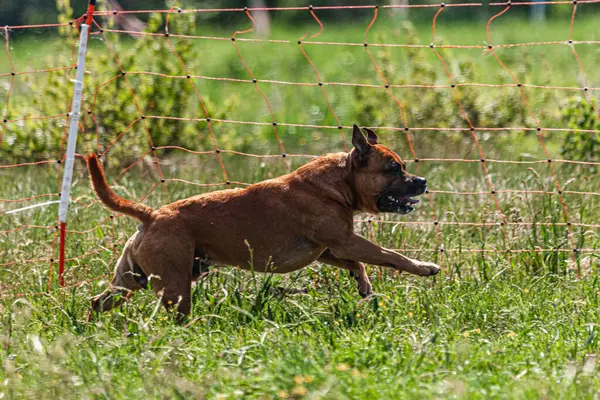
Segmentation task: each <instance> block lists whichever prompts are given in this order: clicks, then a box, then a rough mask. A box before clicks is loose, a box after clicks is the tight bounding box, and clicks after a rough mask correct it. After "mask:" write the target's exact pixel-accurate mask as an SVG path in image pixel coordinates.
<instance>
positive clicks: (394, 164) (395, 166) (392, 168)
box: [390, 161, 402, 174]
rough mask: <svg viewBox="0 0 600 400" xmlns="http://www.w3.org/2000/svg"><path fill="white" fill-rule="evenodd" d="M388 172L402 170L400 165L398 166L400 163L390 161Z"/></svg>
mask: <svg viewBox="0 0 600 400" xmlns="http://www.w3.org/2000/svg"><path fill="white" fill-rule="evenodd" d="M390 172H394V173H396V174H397V173H400V172H402V167H400V164H398V163H397V162H396V161H392V163H391V164H390Z"/></svg>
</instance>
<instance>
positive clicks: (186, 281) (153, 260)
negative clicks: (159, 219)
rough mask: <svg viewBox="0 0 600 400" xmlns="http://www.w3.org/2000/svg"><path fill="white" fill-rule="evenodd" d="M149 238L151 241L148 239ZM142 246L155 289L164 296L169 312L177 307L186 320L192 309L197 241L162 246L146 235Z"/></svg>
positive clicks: (181, 319)
mask: <svg viewBox="0 0 600 400" xmlns="http://www.w3.org/2000/svg"><path fill="white" fill-rule="evenodd" d="M146 239H147V240H146ZM146 239H145V240H144V244H143V246H142V247H141V248H140V250H141V252H142V253H143V254H144V267H147V268H145V269H146V271H148V272H151V273H152V275H150V276H149V279H150V283H151V286H152V290H154V292H155V293H156V294H157V295H158V296H159V297H161V299H162V304H163V305H164V307H165V308H166V309H167V311H169V310H171V309H172V308H174V307H176V309H177V321H178V322H180V323H181V322H183V321H184V320H185V318H186V317H187V316H188V315H189V314H190V311H191V308H192V297H191V291H192V279H193V276H192V268H191V265H190V261H191V260H193V259H194V244H193V242H192V241H191V240H190V241H189V243H188V241H186V240H184V239H181V240H180V241H178V242H172V243H169V245H168V246H165V244H164V243H161V244H160V246H159V245H156V244H155V243H154V240H152V238H146Z"/></svg>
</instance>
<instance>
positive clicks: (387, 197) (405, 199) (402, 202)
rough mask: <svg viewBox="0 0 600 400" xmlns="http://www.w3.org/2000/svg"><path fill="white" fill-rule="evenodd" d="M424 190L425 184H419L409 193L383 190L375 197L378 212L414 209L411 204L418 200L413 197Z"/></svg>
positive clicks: (402, 211) (404, 212)
mask: <svg viewBox="0 0 600 400" xmlns="http://www.w3.org/2000/svg"><path fill="white" fill-rule="evenodd" d="M423 181H425V180H424V179H423ZM411 189H412V188H411ZM426 190H427V185H425V184H421V185H419V186H418V187H416V188H414V189H413V190H411V192H410V193H400V192H395V191H393V190H388V191H384V192H383V193H382V194H380V195H379V198H378V199H377V208H378V209H379V211H380V212H387V213H396V214H408V213H409V212H411V211H413V210H414V209H415V208H414V207H413V204H417V203H418V202H419V200H417V199H413V197H416V196H420V195H422V194H423V193H425V191H426Z"/></svg>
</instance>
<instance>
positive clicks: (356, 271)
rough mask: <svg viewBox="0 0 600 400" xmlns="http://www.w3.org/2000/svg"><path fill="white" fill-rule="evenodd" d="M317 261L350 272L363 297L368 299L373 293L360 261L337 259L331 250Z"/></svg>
mask: <svg viewBox="0 0 600 400" xmlns="http://www.w3.org/2000/svg"><path fill="white" fill-rule="evenodd" d="M317 261H319V262H322V263H325V264H329V265H333V266H336V267H339V268H342V269H345V270H348V271H350V276H352V277H353V278H354V279H356V283H357V285H358V293H359V294H360V295H361V296H362V297H367V296H369V295H371V294H372V293H373V288H372V287H371V282H370V281H369V277H368V276H367V271H366V270H365V266H364V265H363V264H362V263H359V262H358V261H352V260H344V259H343V258H337V257H336V256H334V255H333V254H332V253H331V251H330V250H329V249H327V250H325V251H324V252H323V254H321V256H320V257H319V258H318V259H317Z"/></svg>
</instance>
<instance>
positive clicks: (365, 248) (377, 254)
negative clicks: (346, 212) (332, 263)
mask: <svg viewBox="0 0 600 400" xmlns="http://www.w3.org/2000/svg"><path fill="white" fill-rule="evenodd" d="M323 244H324V245H326V246H328V247H329V249H330V250H331V253H332V254H333V255H334V256H335V257H337V258H342V259H347V260H353V261H360V262H364V263H367V264H374V265H381V266H383V267H390V268H394V269H396V270H399V271H406V272H410V273H411V274H414V275H419V276H430V275H435V274H437V273H438V272H440V267H439V266H438V265H437V264H434V263H431V262H426V261H419V260H413V259H412V258H408V257H406V256H403V255H402V254H399V253H396V252H395V251H393V250H388V249H384V248H383V247H379V246H377V245H376V244H374V243H371V242H369V241H368V240H367V239H365V238H363V237H362V236H359V235H357V234H355V233H351V234H350V235H349V236H347V237H344V238H339V239H337V240H336V239H334V240H331V239H328V240H327V243H323Z"/></svg>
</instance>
